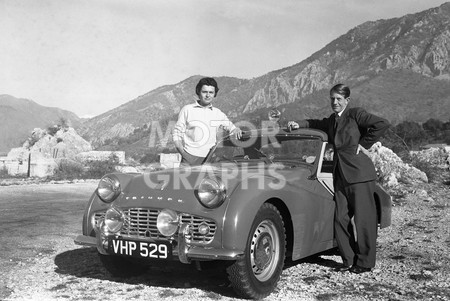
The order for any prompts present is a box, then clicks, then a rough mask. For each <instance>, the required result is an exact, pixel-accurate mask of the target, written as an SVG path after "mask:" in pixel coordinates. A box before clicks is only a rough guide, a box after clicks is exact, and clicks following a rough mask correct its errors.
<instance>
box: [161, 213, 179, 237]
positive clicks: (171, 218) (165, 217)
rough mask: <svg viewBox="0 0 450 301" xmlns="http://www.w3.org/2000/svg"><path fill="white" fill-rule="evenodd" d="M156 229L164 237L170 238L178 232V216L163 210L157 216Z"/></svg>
mask: <svg viewBox="0 0 450 301" xmlns="http://www.w3.org/2000/svg"><path fill="white" fill-rule="evenodd" d="M156 227H157V228H158V230H159V232H161V234H162V235H164V236H172V235H174V234H175V232H177V230H178V214H177V213H176V212H175V211H172V210H169V209H164V210H161V212H160V213H159V214H158V218H157V219H156Z"/></svg>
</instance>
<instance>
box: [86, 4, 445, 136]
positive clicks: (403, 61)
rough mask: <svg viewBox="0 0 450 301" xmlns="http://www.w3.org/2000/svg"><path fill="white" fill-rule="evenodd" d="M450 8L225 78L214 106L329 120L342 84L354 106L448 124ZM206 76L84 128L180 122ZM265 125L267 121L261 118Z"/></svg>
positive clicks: (243, 115) (121, 129) (126, 131)
mask: <svg viewBox="0 0 450 301" xmlns="http://www.w3.org/2000/svg"><path fill="white" fill-rule="evenodd" d="M449 51H450V2H449V3H445V4H443V5H441V6H440V7H437V8H432V9H429V10H426V11H423V12H420V13H416V14H410V15H406V16H403V17H400V18H394V19H389V20H378V21H373V22H366V23H364V24H361V25H359V26H357V27H355V28H354V29H352V30H350V31H349V32H348V33H346V34H344V35H342V36H340V37H338V38H337V39H335V40H334V41H332V42H330V43H329V44H328V45H326V46H325V47H324V48H323V49H321V50H319V51H317V52H316V53H314V54H313V55H312V56H310V57H309V58H307V59H306V60H304V61H302V62H300V63H298V64H296V65H293V66H290V67H287V68H284V69H281V70H276V71H273V72H270V73H268V74H266V75H264V76H261V77H258V78H254V79H250V80H244V79H237V78H229V77H219V78H217V79H218V82H219V86H220V88H221V91H220V93H219V96H218V99H217V101H216V106H217V107H219V108H221V109H222V110H223V111H224V112H226V113H227V114H228V116H230V117H231V118H232V119H234V120H241V119H249V116H251V115H260V116H264V115H265V114H266V113H265V111H266V109H267V108H268V107H278V108H279V109H281V110H282V111H283V112H285V118H303V117H319V116H323V114H328V113H329V104H328V96H327V94H328V90H329V88H330V87H331V86H332V85H333V84H335V83H337V82H344V83H347V84H349V85H350V86H351V87H352V99H353V101H352V102H353V104H354V105H363V106H365V107H366V108H367V109H369V110H370V111H372V112H374V113H376V114H380V115H382V116H385V117H386V118H387V119H389V120H390V121H391V122H392V123H393V124H396V123H398V122H401V121H404V120H410V121H415V122H424V121H426V120H428V119H429V118H436V119H440V120H442V121H447V120H448V118H449V117H448V116H449V114H450V96H449V95H450V85H449V81H450V75H449V70H450V60H449ZM199 78H200V76H193V77H190V78H188V79H186V80H184V81H182V82H180V83H178V84H174V85H168V86H164V87H161V88H158V89H156V90H153V91H151V92H149V93H147V94H145V95H142V96H140V97H138V98H136V99H134V100H132V101H130V102H128V103H126V104H124V105H122V106H120V107H118V108H116V109H114V110H111V111H109V112H106V113H104V114H102V115H100V116H97V117H95V118H93V119H91V120H89V121H88V122H86V123H85V125H84V128H83V129H82V130H81V133H83V134H84V135H85V136H86V137H87V138H88V139H90V140H91V141H93V142H100V143H101V142H102V141H104V140H106V139H115V138H117V137H126V136H128V135H130V134H132V133H133V132H134V131H135V130H136V129H139V128H142V127H146V126H149V125H150V123H151V122H152V121H156V120H157V121H164V122H163V123H165V124H167V123H168V121H169V120H172V121H174V120H176V116H177V113H178V112H179V110H180V109H181V107H182V106H183V105H185V104H186V103H189V102H191V101H193V97H194V87H195V84H196V83H197V81H198V79H199ZM263 118H264V117H263Z"/></svg>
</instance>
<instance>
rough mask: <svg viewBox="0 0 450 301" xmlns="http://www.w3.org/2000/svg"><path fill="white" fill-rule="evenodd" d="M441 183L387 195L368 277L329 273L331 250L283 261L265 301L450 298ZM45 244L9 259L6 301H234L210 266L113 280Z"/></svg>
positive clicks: (157, 269) (448, 190)
mask: <svg viewBox="0 0 450 301" xmlns="http://www.w3.org/2000/svg"><path fill="white" fill-rule="evenodd" d="M442 182H443V181H440V183H431V184H420V185H415V186H412V185H410V186H408V185H404V186H402V187H401V189H400V188H399V189H397V190H396V191H393V195H394V207H393V213H392V226H391V227H389V228H387V229H382V230H380V232H379V238H378V250H377V266H376V268H375V269H374V270H372V272H369V273H365V274H360V275H355V274H352V273H348V272H347V273H338V272H335V271H334V268H335V267H336V266H338V265H339V263H340V262H341V260H340V257H339V256H337V254H335V253H331V252H330V253H328V254H323V255H320V256H313V257H310V258H307V259H306V260H301V261H296V262H287V263H286V268H285V270H284V271H283V274H282V276H281V279H280V282H279V284H278V288H277V289H276V290H275V292H273V293H272V294H271V295H270V296H269V297H267V298H266V299H265V300H290V299H293V300H405V301H406V300H450V284H449V276H450V253H449V249H450V227H449V225H450V197H449V196H450V186H448V185H446V184H443V183H442ZM447 183H448V181H447ZM80 219H81V217H80ZM51 239H52V241H54V245H53V247H52V249H51V250H52V251H49V252H45V253H39V255H38V256H37V257H36V258H30V259H29V260H27V261H23V260H22V261H15V260H11V265H14V269H12V271H11V272H10V273H8V274H7V275H4V276H3V277H4V278H3V281H4V282H5V283H6V288H3V289H6V290H8V291H7V292H3V293H4V294H3V295H5V296H7V297H6V299H5V300H191V301H193V300H239V299H238V298H237V297H236V295H235V294H234V293H233V291H232V289H231V288H230V287H229V286H228V283H227V280H226V277H225V276H224V275H223V273H222V272H221V270H220V269H218V268H217V266H209V267H205V268H204V269H203V270H202V271H198V270H196V269H195V268H194V266H192V265H182V264H179V263H169V264H165V265H164V266H154V267H151V268H150V269H149V271H148V273H146V274H145V275H142V276H140V277H133V278H128V279H121V278H114V277H111V276H110V275H108V273H107V272H106V271H105V270H104V269H103V268H102V266H101V264H100V261H99V260H98V257H97V255H96V251H95V250H93V249H91V248H82V247H79V246H76V245H74V243H73V237H54V238H51ZM5 278H6V279H5ZM0 296H1V294H0Z"/></svg>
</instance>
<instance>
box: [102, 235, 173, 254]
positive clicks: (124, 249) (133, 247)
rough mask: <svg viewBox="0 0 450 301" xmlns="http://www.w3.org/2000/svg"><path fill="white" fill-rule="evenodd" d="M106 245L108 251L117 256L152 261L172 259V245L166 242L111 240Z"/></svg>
mask: <svg viewBox="0 0 450 301" xmlns="http://www.w3.org/2000/svg"><path fill="white" fill-rule="evenodd" d="M108 245H109V248H108V251H109V252H110V253H113V254H117V255H125V256H132V257H139V258H153V259H170V258H171V257H172V245H170V244H169V243H168V242H162V241H159V242H146V241H132V240H124V239H117V238H112V239H110V240H109V244H108Z"/></svg>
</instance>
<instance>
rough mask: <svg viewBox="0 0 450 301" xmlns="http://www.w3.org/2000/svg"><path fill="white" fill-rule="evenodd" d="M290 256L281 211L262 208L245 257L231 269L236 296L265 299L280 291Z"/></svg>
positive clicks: (266, 205)
mask: <svg viewBox="0 0 450 301" xmlns="http://www.w3.org/2000/svg"><path fill="white" fill-rule="evenodd" d="M285 256H286V233H285V228H284V223H283V219H282V217H281V214H280V212H279V211H278V209H277V208H276V207H275V206H274V205H272V204H269V203H266V204H264V205H262V206H261V208H260V209H259V211H258V213H257V214H256V217H255V219H254V221H253V224H252V227H251V229H250V233H249V235H248V239H247V244H246V248H245V254H244V257H243V258H242V259H239V260H237V261H235V262H234V263H233V264H232V265H230V266H229V267H228V268H227V273H228V279H229V280H230V282H231V285H232V286H233V289H234V290H235V292H236V293H237V294H238V295H240V296H241V297H244V298H250V299H262V298H264V297H266V296H268V295H269V294H270V293H272V292H273V290H274V289H275V288H276V286H277V283H278V280H279V279H280V276H281V273H282V271H283V266H284V259H285Z"/></svg>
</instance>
